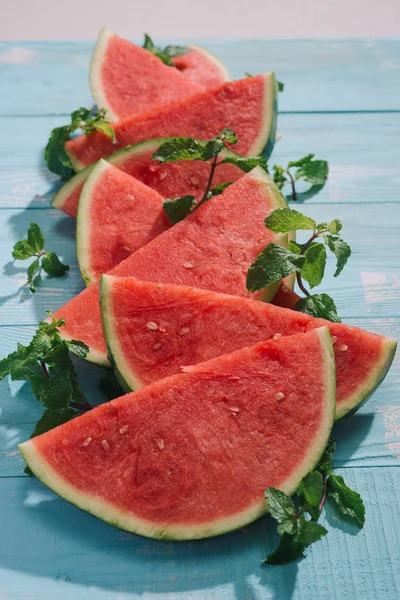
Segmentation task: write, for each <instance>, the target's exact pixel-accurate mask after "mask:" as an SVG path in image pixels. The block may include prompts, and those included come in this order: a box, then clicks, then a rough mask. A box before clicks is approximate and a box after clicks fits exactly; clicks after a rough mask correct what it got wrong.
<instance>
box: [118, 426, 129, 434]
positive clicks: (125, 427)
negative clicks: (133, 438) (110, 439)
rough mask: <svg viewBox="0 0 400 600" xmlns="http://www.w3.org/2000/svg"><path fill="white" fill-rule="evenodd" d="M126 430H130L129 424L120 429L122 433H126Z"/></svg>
mask: <svg viewBox="0 0 400 600" xmlns="http://www.w3.org/2000/svg"><path fill="white" fill-rule="evenodd" d="M126 431H128V425H124V426H123V427H121V429H120V430H119V432H120V433H125V432H126Z"/></svg>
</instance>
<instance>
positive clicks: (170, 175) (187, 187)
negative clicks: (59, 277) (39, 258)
mask: <svg viewBox="0 0 400 600" xmlns="http://www.w3.org/2000/svg"><path fill="white" fill-rule="evenodd" d="M166 141H167V139H166V138H163V139H157V140H149V141H146V142H142V143H141V144H135V145H133V146H128V147H127V148H124V149H123V150H119V151H118V152H114V153H113V154H110V156H107V159H106V160H107V162H109V163H111V164H112V165H114V166H115V167H118V169H120V170H121V171H124V172H125V173H128V175H132V177H135V178H136V179H139V181H141V182H143V183H145V184H146V185H147V186H149V187H151V188H152V189H154V190H156V191H157V192H159V194H161V195H162V196H163V197H164V198H174V197H175V196H186V195H191V196H195V197H196V198H198V199H199V198H201V196H202V195H203V194H204V190H205V189H206V185H207V180H208V178H209V175H210V168H209V166H208V165H207V164H206V163H204V162H202V161H201V160H183V161H178V162H175V163H163V164H161V163H159V162H157V161H154V160H151V157H152V156H153V154H154V152H155V151H156V150H157V149H158V148H159V146H160V145H161V144H163V143H164V142H166ZM229 155H235V153H234V152H232V151H230V150H227V149H225V150H224V151H223V152H221V156H229ZM235 156H237V155H235ZM93 166H94V165H90V166H89V167H86V169H84V170H83V171H81V172H80V173H77V174H76V175H75V176H74V177H73V178H72V179H70V180H69V181H67V183H65V184H64V185H63V186H62V187H61V188H60V189H59V190H58V192H57V193H56V194H55V196H54V198H53V200H52V202H51V204H52V206H54V207H55V208H58V209H59V210H62V211H63V212H65V213H66V214H67V215H71V217H76V215H77V211H78V202H79V196H80V193H81V191H82V187H83V184H84V183H85V181H86V179H87V178H88V176H89V174H90V172H91V169H92V168H93ZM242 175H243V171H242V170H241V169H239V168H238V167H235V166H234V165H228V164H227V165H220V166H219V167H217V169H216V171H215V176H214V180H213V181H214V185H218V184H220V183H225V182H226V181H236V179H238V178H239V177H242Z"/></svg>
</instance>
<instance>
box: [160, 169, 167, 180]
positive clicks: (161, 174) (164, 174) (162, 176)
mask: <svg viewBox="0 0 400 600" xmlns="http://www.w3.org/2000/svg"><path fill="white" fill-rule="evenodd" d="M167 175H168V173H167V172H166V171H159V173H158V178H159V179H160V180H161V181H162V180H163V179H165V178H166V176H167Z"/></svg>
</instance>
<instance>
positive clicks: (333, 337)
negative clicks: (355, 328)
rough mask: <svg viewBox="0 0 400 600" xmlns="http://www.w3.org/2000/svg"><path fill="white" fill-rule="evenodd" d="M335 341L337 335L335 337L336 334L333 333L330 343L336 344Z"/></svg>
mask: <svg viewBox="0 0 400 600" xmlns="http://www.w3.org/2000/svg"><path fill="white" fill-rule="evenodd" d="M336 342H337V337H336V335H333V336H332V344H336Z"/></svg>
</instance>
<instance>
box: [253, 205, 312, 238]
mask: <svg viewBox="0 0 400 600" xmlns="http://www.w3.org/2000/svg"><path fill="white" fill-rule="evenodd" d="M264 223H265V227H267V228H268V229H270V230H271V231H274V232H275V233H288V232H289V231H299V230H311V231H314V229H315V228H316V223H315V221H314V220H313V219H310V217H306V216H305V215H303V214H302V213H301V212H299V211H298V210H294V209H293V208H278V209H277V210H274V211H272V213H271V214H270V215H269V216H268V217H266V218H265V220H264Z"/></svg>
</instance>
